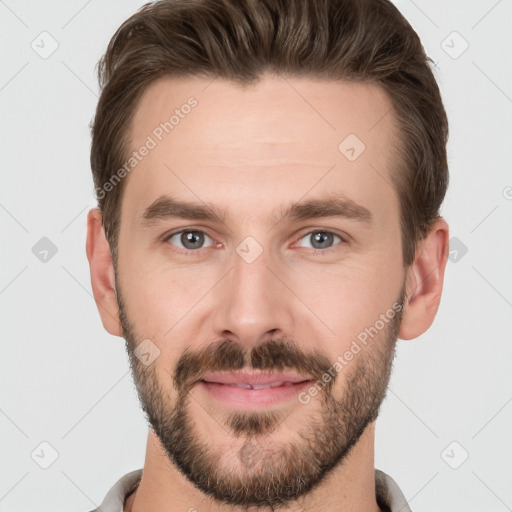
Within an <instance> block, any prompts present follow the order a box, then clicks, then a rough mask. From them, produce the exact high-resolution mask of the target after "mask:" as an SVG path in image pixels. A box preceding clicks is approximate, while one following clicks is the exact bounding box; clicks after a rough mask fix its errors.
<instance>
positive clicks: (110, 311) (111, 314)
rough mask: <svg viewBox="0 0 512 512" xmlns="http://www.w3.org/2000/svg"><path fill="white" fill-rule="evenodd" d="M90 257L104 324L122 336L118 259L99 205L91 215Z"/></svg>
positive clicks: (93, 284) (96, 294)
mask: <svg viewBox="0 0 512 512" xmlns="http://www.w3.org/2000/svg"><path fill="white" fill-rule="evenodd" d="M86 252H87V259H88V260H89V267H90V270H91V285H92V291H93V295H94V300H95V301H96V306H97V307H98V311H99V313H100V317H101V321H102V323H103V327H104V328H105V329H106V330H107V331H108V332H109V333H110V334H112V335H114V336H122V328H121V323H120V322H119V307H118V305H117V299H116V290H115V288H116V287H115V279H114V262H113V260H112V254H111V252H110V247H109V245H108V242H107V239H106V237H105V231H104V229H103V222H102V214H101V212H100V210H99V209H98V208H93V209H92V210H89V213H88V214H87V242H86Z"/></svg>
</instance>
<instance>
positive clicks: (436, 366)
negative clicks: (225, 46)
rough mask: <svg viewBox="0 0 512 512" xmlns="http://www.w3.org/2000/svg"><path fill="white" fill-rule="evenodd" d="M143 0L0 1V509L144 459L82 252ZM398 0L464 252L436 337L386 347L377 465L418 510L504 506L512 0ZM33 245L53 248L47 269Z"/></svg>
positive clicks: (123, 365)
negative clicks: (431, 98)
mask: <svg viewBox="0 0 512 512" xmlns="http://www.w3.org/2000/svg"><path fill="white" fill-rule="evenodd" d="M142 3H143V2H139V1H135V0H132V1H126V0H123V1H121V0H115V1H108V2H107V1H102V2H100V1H99V0H89V1H88V2H85V1H83V0H67V1H64V0H61V1H56V0H53V1H51V2H37V1H36V0H26V1H22V0H3V1H0V48H1V68H0V130H1V132H0V139H1V144H2V146H1V148H2V151H1V162H0V164H1V172H2V187H1V188H0V226H1V230H2V231H1V232H2V238H1V240H2V246H1V247H2V250H1V258H2V259H1V265H0V315H1V322H0V329H1V333H0V336H1V343H2V345H1V356H0V433H1V435H0V512H7V511H9V512H18V511H20V512H21V511H27V510H38V511H40V512H46V511H52V512H61V511H62V512H64V511H71V510H76V511H84V512H85V511H87V510H91V509H93V508H95V507H96V506H98V505H99V504H100V503H101V501H102V500H103V497H104V495H105V494H106V492H107V491H108V489H110V487H111V486H112V485H113V483H114V482H115V481H116V480H117V479H118V478H119V477H121V476H122V475H124V474H125V473H127V472H129V471H131V470H134V469H137V468H140V467H142V465H143V460H144V453H145V441H146V434H147V427H146V425H145V421H144V418H143V414H142V411H141V410H140V408H139V404H138V400H137V396H136V392H135V388H134V386H133V383H132V379H131V375H130V373H129V368H128V359H127V355H126V354H125V349H124V341H123V340H122V339H120V338H114V337H112V336H110V335H109V334H107V333H106V332H105V331H104V330H103V327H102V325H101V322H100V319H99V315H98V312H97V310H96V306H95V303H94V300H93V299H92V295H91V287H90V278H89V269H88V264H87V259H86V255H85V233H86V230H85V226H86V224H85V222H86V215H87V211H88V209H90V208H92V207H93V206H95V202H94V199H93V184H92V178H91V173H90V167H89V149H90V134H89V127H88V125H89V123H90V121H91V119H92V117H93V113H94V109H95V106H96V102H97V94H98V87H97V82H96V77H95V65H96V62H97V61H98V59H99V58H100V56H101V55H102V53H103V52H104V50H105V48H106V46H107V43H108V41H109V39H110V37H111V36H112V34H113V33H114V31H115V29H116V28H117V27H118V26H119V24H120V23H121V22H122V21H123V20H124V19H126V18H127V17H128V16H129V15H130V14H132V13H133V12H134V11H135V10H136V9H137V8H138V7H139V6H141V5H142ZM396 4H397V6H398V7H399V9H400V10H401V11H402V12H403V13H404V15H405V16H406V18H407V19H408V20H409V21H410V23H411V24H412V25H413V27H414V28H415V30H416V31H417V32H418V33H419V34H420V37H421V38H422V41H423V43H424V46H425V48H426V50H427V53H428V54H429V55H430V56H431V57H432V58H433V60H434V61H435V62H436V64H437V71H436V76H437V78H438V81H439V84H440V87H441V90H442V94H443V98H444V101H445V106H446V109H447V112H448V116H449V121H450V142H449V146H448V150H449V163H450V172H451V182H450V188H449V191H448V194H447V197H446V200H445V204H444V208H443V215H444V217H445V218H446V219H447V220H448V222H449V224H450V228H451V233H450V235H451V236H452V237H457V239H458V240H459V241H460V242H456V244H458V245H457V246H456V245H454V247H459V246H460V244H461V243H463V244H464V245H465V246H466V247H467V249H468V251H467V253H466V254H464V255H462V256H461V254H462V253H461V252H460V251H459V253H458V256H457V261H456V262H449V263H448V267H447V272H446V280H445V288H444V295H443V299H442V302H441V307H440V311H439V313H438V316H437V318H436V321H435V323H434V325H433V326H432V328H431V329H430V330H429V331H428V332H427V333H425V334H424V335H423V336H421V337H420V338H418V339H416V340H413V341H401V342H399V348H398V356H397V359H396V361H395V370H394V374H393V376H392V380H391V383H390V390H389V392H388V396H387V398H386V400H385V402H384V404H383V406H382V412H381V416H380V418H379V420H378V422H377V436H376V437H377V438H376V467H377V468H379V469H382V470H384V471H385V472H387V473H388V474H390V475H391V476H392V477H393V478H394V479H395V480H396V481H397V483H398V484H399V486H400V487H401V489H402V490H403V492H404V494H405V496H406V498H407V499H408V501H409V502H410V505H411V507H412V509H413V510H414V511H415V512H420V511H433V510H435V511H436V512H444V511H446V512H453V511H458V510H460V511H462V510H464V511H465V512H473V511H474V512H476V511H478V512H481V511H482V510H485V511H486V512H489V511H496V512H501V511H506V510H512V485H511V482H512V469H511V462H510V461H511V460H512V441H511V436H510V432H511V425H512V372H511V370H510V368H511V362H512V358H511V356H512V343H511V341H512V340H511V328H512V271H511V265H512V258H511V256H512V236H511V235H512V200H511V199H512V188H511V187H512V172H511V167H510V156H509V155H510V149H511V146H512V137H511V135H512V71H511V65H512V61H511V50H512V30H511V29H512V1H511V0H501V1H496V0H479V1H476V0H474V1H465V2H459V1H458V2H455V1H454V0H452V1H448V2H447V1H445V0H435V1H434V0H416V2H413V1H411V0H399V1H398V0H397V2H396ZM43 31H47V32H48V33H49V34H51V38H53V39H54V40H56V41H57V43H58V48H57V50H56V51H55V52H54V53H53V54H52V55H51V56H49V57H48V58H47V59H43V58H41V57H40V56H39V55H38V54H37V53H36V52H35V51H34V50H33V49H32V48H31V43H32V41H34V40H35V41H36V43H37V42H38V41H40V40H41V39H40V38H41V37H48V36H39V35H40V33H41V32H43ZM454 31H456V32H458V34H460V36H458V35H457V34H455V35H454V34H452V33H453V32H454ZM461 38H463V39H464V40H465V41H467V43H468V44H469V47H468V48H467V50H466V51H465V52H464V53H462V54H461V55H460V56H458V57H457V58H453V57H454V56H456V55H457V54H458V53H459V52H460V50H462V49H463V46H462V45H463V44H464V43H463V40H462V39H461ZM443 41H444V42H443ZM39 44H40V45H42V43H39ZM45 48H46V49H48V48H51V39H47V40H46V43H45ZM450 53H451V56H450ZM507 187H508V188H507ZM42 237H48V238H49V239H50V240H51V241H52V242H53V243H54V244H55V246H56V247H57V250H58V251H57V253H56V254H55V255H54V256H53V257H52V258H50V259H49V261H47V262H46V263H44V262H42V261H40V260H39V259H38V258H37V257H36V256H35V255H34V254H33V252H32V248H33V246H34V245H35V244H36V243H37V242H38V241H39V240H40V239H41V238H42ZM453 258H454V253H452V259H453ZM507 432H508V434H507ZM453 441H456V444H452V445H451V446H450V447H449V448H448V449H447V450H446V451H445V448H446V447H448V446H449V445H450V444H451V443H452V442H453ZM42 442H47V443H49V444H50V445H51V447H52V448H50V447H48V446H47V445H42V446H41V443H42ZM52 450H55V451H56V452H57V453H58V458H57V459H56V460H55V462H54V463H53V464H52V465H51V466H50V467H49V468H48V469H42V468H41V467H40V466H39V465H38V464H37V463H36V462H35V460H37V461H38V462H39V464H44V463H45V462H46V463H49V462H51V457H52ZM466 452H467V454H469V458H468V459H467V460H466V461H465V462H464V463H463V464H462V465H460V467H458V469H453V468H452V467H450V466H449V465H448V463H447V462H450V464H451V465H452V466H456V465H458V464H459V463H460V462H461V461H462V460H463V458H464V456H465V454H466ZM43 453H44V455H43ZM31 454H33V455H31ZM37 454H39V457H38V456H37ZM443 454H444V455H443Z"/></svg>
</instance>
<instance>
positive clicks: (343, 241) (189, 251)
mask: <svg viewBox="0 0 512 512" xmlns="http://www.w3.org/2000/svg"><path fill="white" fill-rule="evenodd" d="M187 232H195V233H201V234H203V235H205V236H207V237H208V238H210V240H212V244H211V245H210V246H208V247H200V248H199V249H184V248H180V247H176V246H174V245H173V244H171V243H170V242H169V240H170V239H171V238H172V237H173V236H176V235H182V234H183V233H187ZM315 233H323V234H329V235H333V236H334V237H337V238H338V239H339V240H340V241H339V242H338V243H334V245H332V246H331V247H327V248H326V249H315V248H313V247H309V248H308V247H306V249H310V250H311V251H312V252H313V254H315V255H323V254H326V253H330V252H331V250H336V248H337V246H338V245H340V244H346V243H347V240H346V239H344V238H343V237H342V236H341V235H338V234H337V233H334V232H333V231H329V230H327V229H320V228H317V229H313V230H310V231H308V232H307V233H304V234H303V235H301V237H300V238H299V239H298V240H297V242H294V244H293V246H295V245H296V244H297V243H298V242H300V241H301V240H302V239H303V238H305V237H307V236H311V235H312V234H315ZM163 241H164V242H165V243H166V244H168V245H173V250H175V251H177V252H179V253H182V254H187V255H190V256H192V255H195V254H194V253H198V254H197V255H199V254H200V252H201V249H208V248H209V247H212V246H215V244H216V242H215V241H214V240H213V239H212V237H211V236H209V235H208V233H206V232H205V231H202V230H200V229H195V228H187V229H181V230H180V231H175V232H173V233H168V234H166V235H164V237H163Z"/></svg>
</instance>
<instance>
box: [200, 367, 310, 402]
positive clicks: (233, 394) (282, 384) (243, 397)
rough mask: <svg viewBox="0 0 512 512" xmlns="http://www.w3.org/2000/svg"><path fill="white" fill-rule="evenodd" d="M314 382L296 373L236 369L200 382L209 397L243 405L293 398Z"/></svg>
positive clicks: (208, 376) (213, 375)
mask: <svg viewBox="0 0 512 512" xmlns="http://www.w3.org/2000/svg"><path fill="white" fill-rule="evenodd" d="M312 382H313V379H312V378H311V377H309V376H301V375H298V374H292V373H269V372H248V371H235V372H229V373H228V372H223V373H212V374H208V375H205V376H204V377H203V379H202V380H201V381H200V383H199V384H200V387H201V388H202V389H203V390H204V392H205V393H206V394H208V395H209V398H213V399H214V400H216V401H219V402H221V403H223V404H225V405H228V406H231V407H235V408H242V409H243V408H254V407H261V406H269V405H272V404H276V403H281V402H284V401H289V400H290V399H292V398H294V397H295V398H296V397H297V395H298V393H300V391H302V390H303V389H305V388H306V387H308V386H310V385H311V383H312Z"/></svg>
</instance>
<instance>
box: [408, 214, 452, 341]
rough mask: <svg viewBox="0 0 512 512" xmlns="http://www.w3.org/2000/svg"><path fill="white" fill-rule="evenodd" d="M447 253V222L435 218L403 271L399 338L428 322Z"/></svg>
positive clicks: (424, 327) (436, 301)
mask: <svg viewBox="0 0 512 512" xmlns="http://www.w3.org/2000/svg"><path fill="white" fill-rule="evenodd" d="M448 253H449V228H448V224H447V223H446V221H445V220H444V219H443V218H439V219H437V220H436V221H434V223H433V224H432V227H431V229H430V231H429V233H428V235H427V236H426V237H425V238H424V239H423V240H422V241H421V242H420V243H419V244H418V249H417V252H416V258H415V260H414V262H413V264H412V265H411V266H410V267H409V269H408V271H407V281H406V290H407V291H406V293H407V297H406V300H405V304H404V312H403V316H402V323H401V325H400V330H399V332H398V337H399V338H400V339H403V340H409V339H413V338H417V337H418V336H420V335H421V334H423V333H424V332H425V331H426V330H427V329H428V328H429V327H430V326H431V325H432V323H433V321H434V318H435V316H436V314H437V310H438V308H439V303H440V301H441V294H442V291H443V281H444V272H445V268H446V263H447V261H448Z"/></svg>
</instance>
